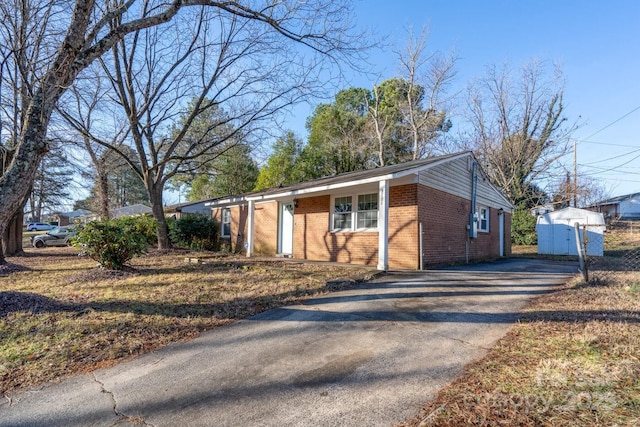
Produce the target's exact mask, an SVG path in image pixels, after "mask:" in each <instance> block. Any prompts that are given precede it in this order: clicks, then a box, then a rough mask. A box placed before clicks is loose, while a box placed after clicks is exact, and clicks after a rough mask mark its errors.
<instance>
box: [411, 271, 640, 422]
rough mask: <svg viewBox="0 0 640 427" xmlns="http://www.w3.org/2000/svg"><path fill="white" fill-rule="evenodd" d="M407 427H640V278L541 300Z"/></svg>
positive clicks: (620, 278) (621, 275)
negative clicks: (465, 426)
mask: <svg viewBox="0 0 640 427" xmlns="http://www.w3.org/2000/svg"><path fill="white" fill-rule="evenodd" d="M604 273H606V274H604ZM402 425H403V426H420V427H426V426H461V425H473V426H498V425H504V426H567V427H569V426H585V427H587V426H640V273H639V272H637V271H635V272H615V273H614V272H603V271H599V272H596V276H595V280H594V282H593V283H591V284H585V283H582V282H580V281H578V279H576V280H575V281H574V282H572V283H570V284H569V285H567V286H566V288H565V289H563V290H561V291H559V292H556V293H553V294H550V295H546V296H542V297H540V298H538V299H537V300H536V301H535V302H534V303H533V304H532V305H531V306H529V307H528V308H527V309H526V311H525V312H524V313H523V314H522V315H521V318H520V321H519V322H518V323H517V324H516V325H515V326H514V327H513V328H512V329H511V330H510V331H509V332H508V333H507V335H506V336H505V337H504V338H502V339H501V340H500V341H499V342H498V344H497V345H496V346H495V347H494V348H492V349H491V350H490V351H489V354H488V355H487V356H486V357H485V358H483V359H482V360H480V361H478V362H477V363H473V364H471V365H469V366H467V368H466V371H465V373H464V375H462V376H461V377H459V378H457V379H456V380H455V381H453V383H451V384H450V385H448V386H446V387H445V388H444V389H442V390H441V391H440V392H439V393H438V395H437V397H436V398H435V399H434V400H432V401H431V402H429V403H426V404H425V406H424V407H423V408H422V410H421V413H420V414H419V415H417V416H416V417H415V418H413V419H411V420H407V421H406V422H404V423H403V424H402Z"/></svg>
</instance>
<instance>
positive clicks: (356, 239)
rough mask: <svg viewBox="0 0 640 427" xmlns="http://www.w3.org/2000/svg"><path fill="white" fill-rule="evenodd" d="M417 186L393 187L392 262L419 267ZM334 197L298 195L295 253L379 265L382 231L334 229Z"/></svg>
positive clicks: (390, 199)
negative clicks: (331, 230)
mask: <svg viewBox="0 0 640 427" xmlns="http://www.w3.org/2000/svg"><path fill="white" fill-rule="evenodd" d="M415 203H416V187H415V185H404V186H399V187H391V188H390V190H389V266H390V267H391V268H402V269H412V268H417V267H418V248H417V243H416V242H417V240H416V239H417V235H418V229H417V221H416V219H415V218H416V215H415V214H416V212H417V207H416V204H415ZM330 209H331V197H330V196H318V197H307V198H303V199H298V201H297V206H296V208H295V211H294V223H295V226H294V231H293V257H294V258H299V259H311V260H318V261H335V262H348V263H354V264H366V265H377V263H378V232H376V231H373V232H368V231H364V232H363V231H358V232H344V231H340V232H335V233H332V232H330V231H329V229H330V226H331V225H330V220H331V219H330V214H329V212H330Z"/></svg>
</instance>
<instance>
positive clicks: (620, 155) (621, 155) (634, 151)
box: [583, 148, 640, 166]
mask: <svg viewBox="0 0 640 427" xmlns="http://www.w3.org/2000/svg"><path fill="white" fill-rule="evenodd" d="M638 151H640V148H638V149H635V150H633V151H629V152H628V153H623V154H619V155H617V156H613V157H609V158H607V159H602V160H596V161H595V162H590V163H585V164H583V166H588V165H595V164H596V163H602V162H608V161H609V160H614V159H619V158H620V157H626V156H628V155H630V154H633V153H637V152H638Z"/></svg>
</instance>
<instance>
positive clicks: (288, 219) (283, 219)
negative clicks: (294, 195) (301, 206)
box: [278, 202, 293, 255]
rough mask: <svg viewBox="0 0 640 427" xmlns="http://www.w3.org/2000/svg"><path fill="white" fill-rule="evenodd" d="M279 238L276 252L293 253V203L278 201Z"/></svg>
mask: <svg viewBox="0 0 640 427" xmlns="http://www.w3.org/2000/svg"><path fill="white" fill-rule="evenodd" d="M279 228H280V233H279V234H280V239H279V242H278V246H279V248H278V252H279V253H281V254H284V255H292V254H293V203H291V202H289V203H280V227H279Z"/></svg>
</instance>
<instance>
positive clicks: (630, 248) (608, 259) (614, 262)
mask: <svg viewBox="0 0 640 427" xmlns="http://www.w3.org/2000/svg"><path fill="white" fill-rule="evenodd" d="M589 228H590V227H589V226H581V230H582V232H581V234H582V235H581V241H582V240H584V236H585V235H588V236H589V237H588V238H587V244H586V245H584V244H583V249H586V251H585V252H586V253H585V262H586V267H587V271H588V275H589V277H588V279H589V281H590V282H596V283H598V282H605V281H608V280H609V279H611V276H612V275H616V274H619V273H621V272H638V271H640V221H624V220H617V221H612V222H610V223H608V224H607V229H606V231H605V233H604V234H595V233H586V232H585V231H586V230H588V229H589ZM589 239H595V240H596V241H595V242H593V243H594V245H593V247H596V246H598V245H603V247H604V253H603V256H593V254H590V253H589V249H590V248H591V247H592V246H591V245H590V244H589V241H588V240H589ZM598 239H600V241H598Z"/></svg>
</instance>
